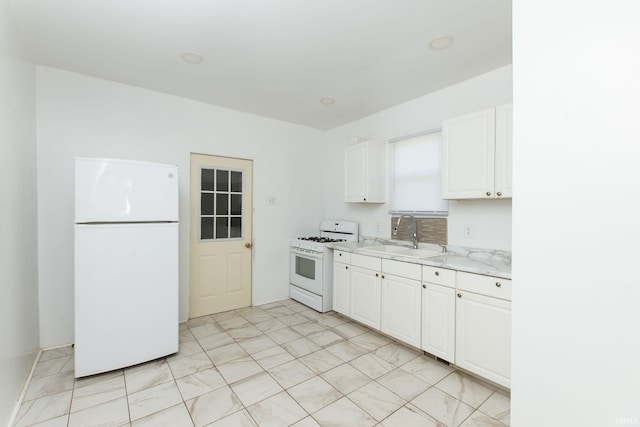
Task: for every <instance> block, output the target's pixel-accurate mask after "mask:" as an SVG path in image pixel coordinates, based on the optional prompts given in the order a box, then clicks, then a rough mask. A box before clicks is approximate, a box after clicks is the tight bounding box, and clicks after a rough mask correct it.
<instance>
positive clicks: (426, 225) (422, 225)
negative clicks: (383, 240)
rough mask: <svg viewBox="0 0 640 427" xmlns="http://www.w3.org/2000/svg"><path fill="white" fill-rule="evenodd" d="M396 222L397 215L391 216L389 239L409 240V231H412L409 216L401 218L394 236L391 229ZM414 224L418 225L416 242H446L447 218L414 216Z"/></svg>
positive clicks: (444, 243)
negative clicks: (396, 233)
mask: <svg viewBox="0 0 640 427" xmlns="http://www.w3.org/2000/svg"><path fill="white" fill-rule="evenodd" d="M397 222H398V217H397V216H394V217H392V218H391V239H392V240H404V241H407V242H411V241H412V239H411V232H412V231H413V224H412V223H411V218H403V219H402V222H401V223H400V227H398V235H397V236H394V235H393V229H394V227H395V226H396V223H397ZM416 225H417V226H418V242H420V243H433V244H436V245H446V244H447V218H416Z"/></svg>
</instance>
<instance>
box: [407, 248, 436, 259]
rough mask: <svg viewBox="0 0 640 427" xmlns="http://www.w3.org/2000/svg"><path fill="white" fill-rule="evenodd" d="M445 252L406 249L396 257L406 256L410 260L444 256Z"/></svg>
mask: <svg viewBox="0 0 640 427" xmlns="http://www.w3.org/2000/svg"><path fill="white" fill-rule="evenodd" d="M446 254H447V253H446V252H442V251H432V250H429V249H408V250H405V251H402V252H399V253H398V255H401V256H406V257H410V258H431V257H434V256H440V255H446Z"/></svg>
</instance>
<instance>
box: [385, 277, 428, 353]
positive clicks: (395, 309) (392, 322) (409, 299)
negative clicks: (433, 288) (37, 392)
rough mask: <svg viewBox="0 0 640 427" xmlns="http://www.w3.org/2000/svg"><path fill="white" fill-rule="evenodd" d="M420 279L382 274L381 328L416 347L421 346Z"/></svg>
mask: <svg viewBox="0 0 640 427" xmlns="http://www.w3.org/2000/svg"><path fill="white" fill-rule="evenodd" d="M420 293H421V288H420V281H419V280H413V279H407V278H405V277H400V276H394V275H390V274H383V275H382V296H381V298H382V314H381V317H382V321H381V328H380V330H381V331H382V332H384V333H385V334H388V335H391V336H392V337H394V338H397V339H399V340H400V341H403V342H405V343H407V344H409V345H412V346H414V347H420V309H421V299H420Z"/></svg>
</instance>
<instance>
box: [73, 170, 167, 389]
mask: <svg viewBox="0 0 640 427" xmlns="http://www.w3.org/2000/svg"><path fill="white" fill-rule="evenodd" d="M74 262H75V264H74V273H75V276H74V310H75V313H74V314H75V351H74V353H75V354H74V359H75V377H76V378H78V377H83V376H87V375H93V374H97V373H101V372H107V371H111V370H114V369H119V368H123V367H126V366H131V365H135V364H138V363H142V362H145V361H148V360H153V359H156V358H159V357H163V356H166V355H168V354H172V353H175V352H177V351H178V169H177V166H174V165H164V164H157V163H148V162H140V161H132V160H115V159H93V158H76V159H75V225H74Z"/></svg>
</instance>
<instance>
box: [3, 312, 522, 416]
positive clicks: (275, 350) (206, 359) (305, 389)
mask: <svg viewBox="0 0 640 427" xmlns="http://www.w3.org/2000/svg"><path fill="white" fill-rule="evenodd" d="M509 416H510V402H509V397H508V396H507V395H505V394H503V393H502V392H500V391H496V390H494V389H493V388H491V387H488V386H486V385H485V384H482V383H480V382H478V381H475V380H474V379H473V378H472V377H469V376H466V375H462V374H460V373H458V372H457V371H455V370H453V369H451V368H449V367H448V366H446V365H444V364H442V363H440V362H437V361H434V360H433V359H430V358H428V357H425V356H423V355H422V354H421V353H420V352H418V351H416V350H414V349H412V348H409V347H406V346H404V345H401V344H399V343H397V342H395V341H393V340H391V339H389V338H388V337H385V336H383V335H380V334H378V333H375V332H373V331H372V330H370V329H368V328H366V327H363V326H361V325H359V324H357V323H354V322H352V321H350V320H349V319H347V318H344V317H342V316H340V315H337V314H335V313H333V312H331V313H325V314H320V313H318V312H316V311H313V310H311V309H309V308H307V307H306V306H304V305H301V304H299V303H297V302H296V301H293V300H284V301H280V302H276V303H272V304H266V305H263V306H259V307H251V308H244V309H240V310H234V311H230V312H226V313H220V314H215V315H212V316H204V317H199V318H196V319H191V320H189V321H188V322H186V323H183V324H181V325H180V351H179V352H178V353H177V354H175V355H172V356H169V357H165V358H162V359H159V360H155V361H152V362H148V363H144V364H141V365H137V366H133V367H129V368H125V369H120V370H117V371H114V372H109V373H106V374H101V375H96V376H92V377H87V378H82V379H77V380H76V379H74V378H73V350H72V348H71V347H66V348H60V349H55V350H49V351H45V352H44V353H43V354H42V357H41V359H40V361H39V363H38V365H37V366H36V369H35V371H34V375H33V379H32V381H31V384H30V386H29V389H28V390H27V392H26V396H25V400H24V403H23V404H22V407H21V408H20V411H19V414H18V417H17V421H16V424H15V426H16V427H21V426H31V425H33V426H48V427H49V426H55V427H57V426H71V427H75V426H82V427H88V426H108V427H111V426H134V427H138V426H171V427H181V426H196V427H200V426H277V427H281V426H289V425H294V426H318V425H321V426H349V427H356V426H386V427H390V426H392V427H395V426H412V427H417V426H464V427H471V426H504V425H509Z"/></svg>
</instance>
